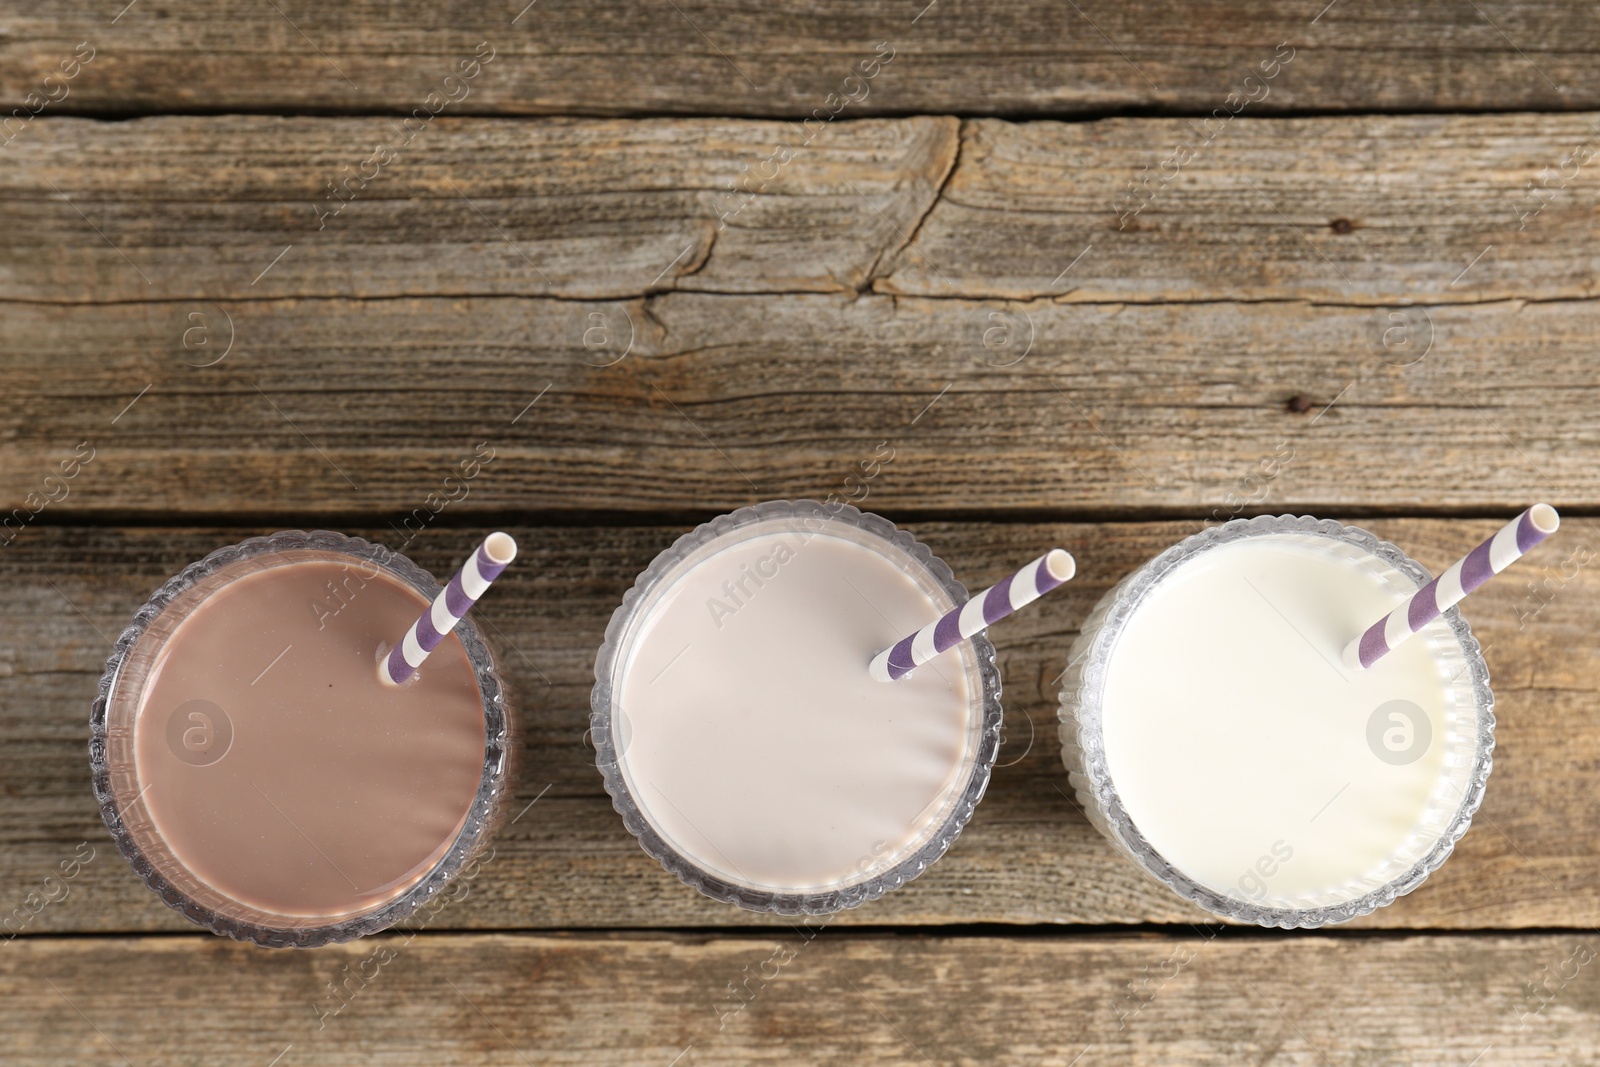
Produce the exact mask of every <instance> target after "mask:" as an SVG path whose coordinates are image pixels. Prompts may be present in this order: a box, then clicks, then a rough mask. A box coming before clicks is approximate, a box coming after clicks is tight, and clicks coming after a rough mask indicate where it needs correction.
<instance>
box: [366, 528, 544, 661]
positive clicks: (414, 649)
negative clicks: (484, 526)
mask: <svg viewBox="0 0 1600 1067" xmlns="http://www.w3.org/2000/svg"><path fill="white" fill-rule="evenodd" d="M516 558H517V543H516V541H514V540H512V539H511V535H510V534H506V533H492V534H490V535H489V536H488V537H486V538H484V540H483V544H481V545H479V546H478V548H477V551H475V552H473V553H472V555H471V556H469V557H467V562H466V563H464V564H462V565H461V569H460V570H458V571H456V574H455V577H454V578H451V579H450V584H449V585H447V586H445V587H444V591H443V592H442V593H440V594H439V595H438V596H437V597H435V598H434V601H433V604H432V605H431V606H430V607H429V608H428V610H427V611H424V612H423V613H422V614H421V615H419V616H418V617H417V621H416V622H414V623H412V624H411V629H409V630H407V631H406V636H405V638H404V639H403V640H402V641H401V642H400V643H399V644H398V645H395V646H394V648H393V649H391V650H390V652H389V654H388V655H387V656H385V657H384V658H383V662H382V664H381V665H380V666H379V667H378V678H379V679H380V680H382V682H383V684H384V685H401V684H403V683H404V682H406V681H407V680H409V679H410V677H411V675H412V674H414V673H415V672H416V669H417V668H418V667H420V666H422V661H423V660H425V659H427V658H428V653H430V652H432V651H433V650H434V649H436V648H438V647H439V642H440V641H443V640H444V635H445V634H447V633H449V632H450V631H451V630H454V629H455V628H456V623H458V622H460V621H461V618H462V616H464V615H465V614H466V613H467V612H468V611H470V610H471V609H472V605H474V604H476V603H477V602H478V598H479V597H481V596H482V595H483V594H484V591H485V590H487V589H488V588H489V583H490V582H492V581H494V580H495V579H496V578H498V577H500V572H501V571H503V570H505V569H506V564H508V563H510V562H511V561H512V560H514V559H516Z"/></svg>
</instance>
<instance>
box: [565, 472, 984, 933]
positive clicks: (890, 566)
mask: <svg viewBox="0 0 1600 1067" xmlns="http://www.w3.org/2000/svg"><path fill="white" fill-rule="evenodd" d="M966 598H967V594H966V588H965V587H964V586H963V585H962V584H961V583H960V582H958V581H957V580H956V579H955V576H954V575H953V574H952V573H951V571H950V568H949V567H948V566H946V565H945V563H944V562H943V561H942V560H940V559H939V558H938V557H937V556H935V555H934V554H933V553H932V552H931V551H930V550H929V549H928V547H927V546H926V545H924V544H922V543H921V542H919V541H918V540H916V538H914V537H912V536H911V535H910V534H909V533H907V532H905V531H903V530H899V529H897V528H896V527H895V526H894V525H893V524H892V523H890V522H889V521H888V520H887V519H884V518H882V517H881V516H877V515H873V514H870V513H866V512H862V511H859V510H857V509H856V508H854V507H851V506H849V505H824V504H821V503H818V502H816V501H793V502H791V501H772V502H769V503H764V504H758V505H755V506H754V507H747V508H740V509H739V510H738V511H735V512H732V513H730V514H727V515H722V516H719V517H718V518H716V519H714V520H712V521H711V522H709V523H706V524H704V525H702V526H700V527H698V528H696V529H694V530H692V531H690V532H689V533H686V534H684V535H683V536H682V537H680V538H679V539H678V540H677V542H676V543H674V544H673V545H672V546H671V547H670V548H668V549H666V550H665V551H664V552H662V553H661V554H660V555H659V556H657V557H656V559H655V561H654V562H652V563H651V564H650V566H649V567H647V568H646V569H645V571H644V573H642V574H641V575H640V576H639V578H638V581H637V582H636V583H635V584H634V586H633V588H632V589H630V590H629V591H628V593H627V595H626V596H625V597H624V598H623V602H622V605H621V607H619V608H618V609H617V611H616V613H615V614H614V615H613V616H612V619H611V624H610V626H609V627H607V629H606V638H605V643H604V644H603V645H602V646H601V648H600V652H599V655H598V657H597V658H596V661H595V687H594V691H593V696H592V706H593V714H592V716H591V732H592V736H593V738H594V745H595V749H596V751H597V763H598V766H599V769H600V771H601V774H602V775H603V776H604V779H605V785H606V789H607V791H608V792H610V794H611V796H612V798H613V803H614V804H615V806H616V808H617V810H618V811H619V812H620V813H621V814H622V817H623V821H624V823H625V824H626V825H627V827H628V829H629V830H631V831H632V832H633V833H634V834H635V835H636V836H637V837H638V838H639V843H640V845H641V846H642V847H643V848H644V850H645V852H647V853H649V854H650V855H651V856H653V857H655V858H656V859H657V860H659V861H660V862H661V864H662V866H663V867H665V868H666V869H667V870H668V871H670V872H672V873H673V874H676V875H677V876H678V877H679V878H681V879H682V880H683V881H684V882H685V883H687V884H688V885H690V886H693V887H694V888H695V889H698V890H699V891H700V892H702V893H704V894H706V895H707V896H710V897H714V898H715V899H717V900H721V901H726V902H728V903H732V904H736V905H738V906H740V907H743V908H749V909H752V910H763V911H774V912H780V913H783V914H822V913H827V912H834V911H838V910H840V909H842V908H849V907H854V906H856V905H859V904H861V903H864V902H865V901H868V900H873V899H876V898H877V897H880V896H882V895H883V894H885V893H887V892H889V891H890V890H891V889H895V888H897V887H899V886H901V885H903V884H905V883H906V882H907V881H909V880H911V879H912V878H915V877H916V876H917V875H919V874H921V873H922V872H923V871H925V870H926V869H927V868H928V866H929V865H930V864H932V863H933V862H934V861H935V860H937V859H938V858H939V857H940V856H942V855H943V854H944V852H945V850H946V849H948V848H949V847H950V844H951V842H952V841H954V840H955V837H956V835H957V834H958V833H960V831H961V828H962V827H963V826H964V825H966V823H967V820H968V819H970V818H971V816H972V812H973V809H974V807H975V806H976V804H977V802H978V800H979V798H980V797H981V796H982V795H983V791H984V788H985V786H986V785H987V784H988V781H989V772H990V768H991V767H992V765H993V763H994V759H995V753H996V751H997V749H998V746H999V743H1000V726H1001V708H1000V677H999V671H998V669H997V668H996V666H995V659H994V647H993V645H991V644H990V643H989V641H988V639H987V638H985V637H984V636H982V635H981V634H979V635H977V636H975V637H973V638H972V639H970V640H967V641H963V642H961V643H960V644H959V645H958V646H957V647H956V648H952V649H950V650H948V651H947V652H945V653H942V654H941V655H940V656H938V657H936V658H934V659H933V660H930V661H929V662H927V663H925V664H923V665H922V666H920V667H918V668H917V669H916V671H915V672H914V673H913V674H912V675H908V676H906V677H905V678H902V679H900V680H898V681H895V682H882V681H877V680H875V679H874V678H872V677H871V676H870V674H869V673H868V664H869V662H870V661H871V659H872V657H873V656H874V655H875V654H877V653H878V652H879V651H880V650H882V649H884V648H887V647H889V646H890V645H893V644H894V643H895V642H896V641H897V640H899V639H900V638H902V637H903V636H904V635H905V634H907V633H909V632H911V631H913V630H915V629H917V628H918V627H921V626H924V625H926V624H927V623H929V622H931V621H933V620H935V619H937V618H939V617H940V616H941V615H943V614H944V613H945V612H947V611H949V610H950V609H951V608H953V607H955V606H957V605H959V604H961V603H962V602H964V601H965V600H966Z"/></svg>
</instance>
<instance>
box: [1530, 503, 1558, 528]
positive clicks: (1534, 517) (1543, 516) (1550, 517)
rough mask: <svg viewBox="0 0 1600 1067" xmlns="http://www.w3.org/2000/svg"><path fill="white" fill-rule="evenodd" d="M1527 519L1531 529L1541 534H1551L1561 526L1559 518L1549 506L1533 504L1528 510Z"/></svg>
mask: <svg viewBox="0 0 1600 1067" xmlns="http://www.w3.org/2000/svg"><path fill="white" fill-rule="evenodd" d="M1528 519H1529V521H1531V522H1532V523H1533V528H1534V529H1535V530H1538V531H1539V532H1540V533H1542V534H1553V533H1555V532H1556V528H1557V527H1558V526H1560V525H1561V516H1560V515H1559V514H1557V513H1556V509H1555V508H1553V507H1551V506H1550V505H1549V504H1535V505H1534V506H1533V507H1531V508H1529V509H1528Z"/></svg>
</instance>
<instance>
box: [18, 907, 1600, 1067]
mask: <svg viewBox="0 0 1600 1067" xmlns="http://www.w3.org/2000/svg"><path fill="white" fill-rule="evenodd" d="M1595 952H1596V949H1595V944H1594V938H1593V936H1592V935H1583V934H1567V935H1560V934H1551V935H1538V936H1531V937H1503V936H1501V937H1494V936H1489V937H1446V938H1441V937H1405V938H1394V939H1392V938H1369V937H1355V938H1350V937H1338V938H1335V937H1327V936H1312V937H1294V938H1283V937H1274V938H1270V939H1259V938H1257V939H1246V938H1237V937H1233V936H1231V932H1224V933H1223V934H1220V935H1217V936H1215V937H1213V938H1211V939H1209V940H1207V939H1206V938H1204V937H1201V936H1188V937H1097V938H1087V939H1085V938H1074V939H1056V938H1044V939H1037V938H1026V939H1020V940H1019V939H1010V940H1007V939H996V938H987V937H978V938H933V937H890V938H885V937H871V936H866V937H863V936H832V935H831V934H830V933H828V932H822V933H814V932H811V931H802V930H778V931H774V932H773V936H772V937H771V938H759V939H752V938H737V937H721V938H709V937H699V936H696V937H638V936H630V937H594V936H582V937H560V938H549V937H533V936H516V935H475V936H444V937H439V936H429V935H422V936H420V937H416V938H414V939H412V940H410V941H409V942H405V941H403V940H401V939H399V938H395V937H388V938H381V939H369V940H368V941H364V942H358V943H356V944H354V945H346V946H338V947H330V948H326V949H320V950H318V951H316V952H292V951H284V952H269V951H265V950H261V949H253V948H249V947H245V946H240V945H233V944H226V943H221V942H218V941H202V940H200V939H198V938H187V937H186V938H159V939H127V940H103V939H98V938H96V939H86V940H70V941H54V940H35V941H32V942H17V943H13V944H11V945H8V946H6V949H5V951H4V952H0V991H3V992H4V994H5V995H4V996H0V1022H3V1023H4V1025H5V1031H6V1035H7V1044H8V1048H7V1057H8V1062H11V1063H16V1064H18V1065H42V1064H50V1065H52V1067H55V1065H67V1064H80V1063H82V1064H88V1063H96V1064H100V1063H105V1062H107V1060H108V1059H112V1060H113V1061H114V1058H115V1057H116V1056H117V1054H119V1053H120V1054H121V1055H122V1056H124V1057H126V1060H127V1062H135V1063H145V1062H163V1063H180V1062H181V1063H205V1064H216V1065H219V1067H232V1065H240V1067H260V1065H261V1064H265V1063H268V1062H270V1061H272V1059H273V1057H274V1056H282V1057H283V1058H282V1060H281V1061H280V1062H282V1063H285V1064H290V1063H322V1064H401V1063H406V1064H420V1063H430V1064H518V1065H521V1064H528V1063H540V1064H592V1063H608V1064H640V1065H646V1067H662V1065H664V1064H668V1063H672V1062H682V1063H695V1064H744V1063H786V1064H787V1063H866V1062H872V1063H888V1064H924V1063H940V1064H1028V1065H1030V1067H1031V1065H1038V1064H1044V1065H1052V1067H1069V1065H1070V1064H1073V1063H1081V1064H1084V1065H1085V1067H1087V1065H1090V1064H1095V1063H1127V1064H1136V1065H1156V1064H1160V1065H1162V1067H1166V1065H1169V1064H1193V1065H1230V1067H1231V1065H1234V1064H1239V1063H1268V1062H1271V1063H1275V1064H1290V1065H1303V1067H1313V1065H1315V1067H1326V1065H1328V1064H1365V1065H1372V1067H1379V1065H1385V1064H1414V1063H1455V1064H1465V1063H1470V1062H1472V1060H1473V1057H1475V1056H1476V1057H1479V1058H1480V1060H1481V1061H1482V1062H1491V1063H1509V1064H1528V1063H1551V1062H1562V1063H1585V1062H1593V1059H1594V1057H1595V1056H1596V1055H1597V1054H1600V994H1597V992H1596V981H1595V977H1594V974H1593V971H1592V967H1589V965H1590V964H1592V962H1593V961H1594V959H1595ZM747 975H748V976H749V977H748V979H747V977H746V976H747ZM339 983H347V984H348V988H349V989H350V991H351V992H349V993H346V994H344V996H343V997H342V998H336V997H335V996H334V995H333V994H332V993H330V992H329V991H328V989H329V986H330V984H334V985H336V984H339ZM745 983H748V984H745ZM741 985H742V986H743V989H744V990H745V991H744V992H743V993H742V994H741V997H740V998H736V997H735V994H734V992H733V991H732V990H731V989H730V987H732V989H738V988H739V987H740V986H741ZM1379 990H1381V991H1382V993H1381V995H1377V991H1379ZM178 1005H181V1006H182V1008H181V1010H174V1008H175V1007H176V1006H178ZM335 1008H338V1009H340V1010H339V1011H338V1013H337V1014H332V1012H333V1010H334V1009H335ZM319 1022H320V1025H321V1028H320V1029H319V1028H318V1027H319ZM1489 1049H1492V1050H1493V1051H1492V1052H1488V1050H1489ZM1486 1053H1487V1055H1486ZM1490 1056H1492V1057H1493V1059H1489V1058H1488V1057H1490ZM674 1057H679V1060H677V1061H675V1060H674Z"/></svg>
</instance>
